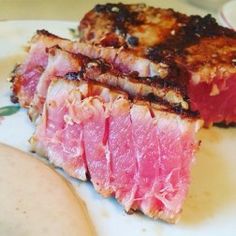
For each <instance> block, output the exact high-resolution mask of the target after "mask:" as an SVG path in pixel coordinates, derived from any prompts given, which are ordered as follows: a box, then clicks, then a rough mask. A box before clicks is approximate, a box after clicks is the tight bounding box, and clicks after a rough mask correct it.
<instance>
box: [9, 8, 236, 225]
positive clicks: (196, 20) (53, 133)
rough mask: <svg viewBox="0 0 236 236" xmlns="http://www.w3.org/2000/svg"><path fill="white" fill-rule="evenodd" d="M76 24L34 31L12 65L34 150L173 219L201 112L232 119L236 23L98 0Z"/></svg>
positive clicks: (133, 206)
mask: <svg viewBox="0 0 236 236" xmlns="http://www.w3.org/2000/svg"><path fill="white" fill-rule="evenodd" d="M79 32H80V35H81V37H80V38H79V39H78V40H76V41H70V40H67V39H62V38H60V37H57V36H55V35H52V34H50V33H48V32H47V31H45V30H40V31H37V33H36V35H34V37H33V38H32V40H31V42H30V48H29V51H28V55H27V56H26V58H25V60H24V62H23V63H22V64H21V65H18V66H17V67H16V68H15V69H14V71H13V74H12V91H13V96H12V99H13V100H14V101H18V102H19V103H20V105H21V106H22V107H25V108H28V109H29V116H30V118H31V120H32V121H33V122H35V124H36V131H35V133H34V135H33V136H32V138H31V144H32V148H33V150H34V151H36V152H37V153H39V154H40V155H43V156H45V157H47V158H48V159H49V161H50V162H52V163H53V164H55V165H56V166H58V167H61V168H63V169H64V170H65V171H66V172H67V173H68V174H69V175H71V176H73V177H75V178H78V179H80V180H90V181H91V182H92V183H93V185H94V188H95V189H96V191H98V192H99V193H100V194H102V195H103V196H105V197H109V196H114V197H115V198H116V199H117V200H118V201H119V202H120V203H121V204H122V205H123V206H124V208H125V210H126V211H131V210H132V211H133V210H140V211H142V212H143V213H144V214H145V215H147V216H149V217H153V218H160V219H163V220H165V221H168V222H175V221H176V220H177V219H178V216H179V214H180V212H181V209H182V205H183V202H184V200H185V198H186V194H187V191H188V187H189V183H190V169H191V165H192V162H193V161H194V154H195V152H196V150H197V148H198V146H199V142H198V141H197V140H196V133H197V131H198V130H199V128H200V127H201V124H202V120H204V121H205V124H206V125H209V124H212V123H215V122H225V123H231V122H235V120H236V110H235V107H236V93H235V92H234V90H235V89H236V82H235V81H236V67H235V60H236V59H235V58H236V33H235V32H233V31H231V30H229V29H225V28H223V27H220V26H219V25H217V23H216V22H215V20H214V19H213V18H211V17H210V16H206V17H200V16H190V17H189V16H186V15H184V14H180V13H177V12H174V11H173V10H170V9H168V10H164V9H158V8H152V7H146V6H145V5H141V4H140V5H139V4H136V5H124V4H106V5H97V6H96V7H95V8H94V9H93V10H91V11H90V12H89V13H87V14H86V15H85V17H84V18H83V19H82V21H81V23H80V26H79ZM199 114H200V115H199Z"/></svg>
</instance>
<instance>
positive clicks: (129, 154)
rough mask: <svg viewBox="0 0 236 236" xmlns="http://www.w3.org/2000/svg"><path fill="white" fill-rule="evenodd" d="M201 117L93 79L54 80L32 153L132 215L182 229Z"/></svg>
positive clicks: (39, 123) (33, 141)
mask: <svg viewBox="0 0 236 236" xmlns="http://www.w3.org/2000/svg"><path fill="white" fill-rule="evenodd" d="M200 123H201V122H200V121H199V120H198V118H197V117H196V116H195V115H194V114H192V113H191V112H188V111H184V110H182V111H179V112H177V111H176V110H175V109H173V108H172V107H171V106H169V105H165V104H163V103H159V102H157V100H155V98H154V97H153V98H152V100H150V101H148V99H145V100H142V99H141V100H140V99H139V100H135V99H134V100H130V99H129V96H128V94H126V93H124V92H123V91H120V90H118V89H114V88H109V87H107V86H105V85H103V84H101V83H97V82H93V81H91V80H88V81H86V80H84V79H78V78H77V80H73V81H72V80H68V78H67V77H65V78H64V79H63V78H56V77H54V78H53V79H52V82H51V84H50V86H49V90H48V93H47V97H46V101H45V104H44V109H43V113H42V116H41V118H40V120H39V122H38V125H37V127H36V131H35V133H34V135H33V137H32V138H31V144H32V146H33V149H34V150H35V151H36V152H37V153H40V154H43V155H44V156H46V157H48V159H49V160H50V161H51V162H52V163H54V164H55V165H56V166H59V167H62V168H63V169H64V170H65V171H66V172H67V173H68V174H70V175H71V176H74V177H76V178H79V179H81V180H85V179H87V177H89V178H90V180H91V182H92V183H93V185H94V187H95V189H96V191H98V192H99V193H101V194H102V195H103V196H106V197H108V196H114V197H115V198H116V199H117V200H118V201H119V202H120V203H121V204H122V205H123V206H124V208H125V210H126V211H130V210H141V211H142V212H143V213H144V214H146V215H147V216H150V217H153V218H160V219H163V220H165V221H168V222H175V221H176V220H177V218H178V215H179V213H180V212H181V208H182V205H183V202H184V199H185V197H186V194H187V190H188V186H189V183H190V169H191V164H192V162H193V160H194V153H195V151H196V149H197V147H198V142H197V140H196V138H195V134H196V132H197V130H198V129H199V127H200Z"/></svg>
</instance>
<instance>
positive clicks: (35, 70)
mask: <svg viewBox="0 0 236 236" xmlns="http://www.w3.org/2000/svg"><path fill="white" fill-rule="evenodd" d="M68 42H69V41H68V40H61V38H59V37H57V36H55V35H53V34H49V33H48V32H47V31H45V30H39V31H37V33H36V34H35V35H34V36H33V38H32V39H31V41H30V43H29V49H28V54H27V56H26V58H25V61H24V62H23V63H22V64H21V65H18V66H17V67H16V68H15V70H14V71H13V74H12V82H13V83H12V91H13V94H14V96H16V97H17V98H18V101H19V103H20V105H21V106H22V107H29V104H30V102H31V101H32V99H33V97H34V94H35V90H36V86H37V84H38V81H39V77H40V76H41V74H42V73H43V71H44V69H45V67H46V66H47V63H48V54H47V51H46V49H47V48H50V47H53V46H55V45H58V46H60V47H64V46H65V45H68Z"/></svg>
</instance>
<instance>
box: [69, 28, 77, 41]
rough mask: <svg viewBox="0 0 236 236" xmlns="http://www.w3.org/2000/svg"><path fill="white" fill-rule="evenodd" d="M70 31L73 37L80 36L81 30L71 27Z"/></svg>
mask: <svg viewBox="0 0 236 236" xmlns="http://www.w3.org/2000/svg"><path fill="white" fill-rule="evenodd" d="M69 31H70V34H71V36H72V38H73V39H77V38H79V32H78V31H77V30H76V29H73V28H69Z"/></svg>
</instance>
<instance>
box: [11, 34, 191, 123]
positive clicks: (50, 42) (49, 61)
mask: <svg viewBox="0 0 236 236" xmlns="http://www.w3.org/2000/svg"><path fill="white" fill-rule="evenodd" d="M57 45H59V46H57ZM34 46H37V47H39V46H40V47H41V50H35V51H34V50H33V49H34ZM51 47H53V48H51ZM59 47H60V48H61V49H60V48H59ZM50 48H51V49H50ZM100 49H101V50H100ZM104 50H105V51H104ZM111 50H113V49H111V48H96V47H94V46H92V45H85V44H80V43H78V42H72V41H69V40H66V39H62V38H59V37H57V36H55V35H52V34H50V33H48V32H46V31H38V32H37V34H36V35H35V36H34V37H33V39H32V45H31V48H30V51H29V54H28V56H27V58H26V60H25V62H24V63H23V64H22V65H19V66H18V67H17V69H16V71H14V73H13V75H12V82H13V85H12V87H13V94H14V95H15V96H16V97H17V98H18V99H19V102H20V104H21V105H22V106H25V107H28V106H29V104H30V105H31V106H30V111H29V114H30V116H31V118H32V119H35V118H36V117H37V116H38V114H39V113H40V110H41V109H42V105H43V102H44V99H45V94H46V92H47V87H48V84H49V82H50V77H51V76H53V75H55V76H63V75H64V74H65V73H66V72H75V71H77V72H79V74H80V76H84V77H86V78H87V79H91V80H96V81H98V82H102V83H105V84H108V85H111V86H114V87H117V88H120V89H122V90H125V91H126V92H128V93H129V94H130V95H131V96H133V97H135V96H147V95H149V94H154V95H155V96H159V97H161V98H163V99H164V100H166V101H167V102H169V103H172V104H175V105H177V106H178V105H180V106H182V107H183V108H184V109H188V107H189V105H188V100H187V99H186V98H187V97H186V93H185V89H184V88H183V87H181V86H178V84H177V83H175V82H174V81H173V80H169V79H166V80H163V79H161V77H158V76H156V77H152V78H150V77H139V76H138V75H137V74H135V73H131V74H126V73H125V72H126V70H121V71H119V70H116V69H115V68H114V65H115V64H116V63H115V61H114V60H115V59H114V60H109V59H108V58H107V56H112V57H113V56H114V57H116V54H113V55H112V52H111ZM114 50H116V49H114ZM60 51H61V52H60ZM100 51H101V53H102V54H101V55H100V53H98V52H100ZM33 52H34V54H36V55H35V56H34V54H33ZM70 52H71V53H70ZM75 53H76V54H75ZM78 53H82V54H84V55H88V56H89V57H90V58H88V57H86V56H82V55H81V54H78ZM34 57H36V58H41V57H42V58H44V60H43V65H41V64H40V63H41V61H42V60H41V61H40V60H38V64H37V60H36V61H34ZM100 57H102V58H105V59H106V61H104V60H101V59H97V60H94V59H93V58H100ZM124 58H128V56H127V55H126V56H125V57H124ZM31 60H32V62H31ZM107 61H108V62H111V64H109V63H107ZM114 63H115V64H114ZM141 64H142V66H143V65H144V64H143V63H141ZM141 64H140V65H141ZM32 65H33V66H32ZM127 65H129V63H128V62H127ZM82 66H83V69H85V70H83V69H82V70H81V67H82ZM159 66H160V68H159V69H160V70H163V71H162V72H160V73H166V72H167V71H166V69H167V67H166V66H165V65H164V64H163V63H162V64H160V65H159ZM25 67H27V71H25V70H23V69H24V68H25ZM35 68H37V70H35ZM38 68H40V70H39V71H38ZM44 70H45V71H44ZM164 71H165V72H164ZM36 72H37V73H36ZM83 72H84V73H83ZM132 72H133V71H132ZM28 74H30V75H31V77H29V76H28ZM25 77H27V79H25ZM41 77H42V78H41ZM74 79H75V78H74ZM28 90H29V91H30V94H31V95H30V96H28V95H27V94H28V92H27V91H28ZM34 94H35V97H34ZM33 97H34V99H33ZM32 100H33V102H32V103H31V101H32ZM23 101H24V102H23Z"/></svg>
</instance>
